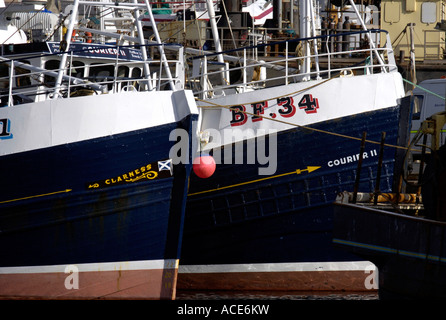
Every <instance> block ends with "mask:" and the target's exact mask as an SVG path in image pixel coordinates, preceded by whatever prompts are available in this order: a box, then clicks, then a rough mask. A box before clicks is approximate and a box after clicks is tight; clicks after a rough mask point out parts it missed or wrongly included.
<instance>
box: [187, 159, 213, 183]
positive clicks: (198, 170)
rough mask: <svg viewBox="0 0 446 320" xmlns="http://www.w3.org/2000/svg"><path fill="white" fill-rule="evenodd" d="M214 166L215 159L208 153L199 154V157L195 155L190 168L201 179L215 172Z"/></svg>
mask: <svg viewBox="0 0 446 320" xmlns="http://www.w3.org/2000/svg"><path fill="white" fill-rule="evenodd" d="M215 168H216V164H215V160H214V158H213V157H212V156H210V155H208V154H201V155H200V156H199V157H196V158H195V159H194V161H193V163H192V169H193V170H194V172H195V174H196V175H197V176H198V177H200V178H203V179H206V178H209V177H210V176H212V175H213V174H214V172H215Z"/></svg>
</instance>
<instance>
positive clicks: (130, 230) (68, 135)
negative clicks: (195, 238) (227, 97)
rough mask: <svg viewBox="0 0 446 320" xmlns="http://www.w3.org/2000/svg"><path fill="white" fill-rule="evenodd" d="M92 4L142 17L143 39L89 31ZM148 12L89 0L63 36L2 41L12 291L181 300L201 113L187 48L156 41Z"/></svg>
mask: <svg viewBox="0 0 446 320" xmlns="http://www.w3.org/2000/svg"><path fill="white" fill-rule="evenodd" d="M80 8H84V9H85V10H87V9H88V12H89V13H90V14H92V15H91V16H89V17H90V18H88V19H87V17H85V16H84V17H85V20H86V21H88V20H89V19H90V21H91V19H93V18H94V15H93V13H94V12H103V10H105V11H108V12H115V13H118V14H122V16H125V17H129V18H131V19H133V20H131V21H133V22H134V28H136V29H135V30H133V29H132V32H136V34H137V35H138V37H139V38H136V40H135V38H131V41H132V43H133V45H132V43H130V42H128V41H127V38H126V39H124V36H126V34H124V33H121V34H118V35H115V36H114V38H113V39H110V37H109V36H110V34H109V33H107V32H106V31H104V30H99V29H97V30H96V29H94V28H90V29H91V30H88V31H81V30H80V28H81V27H84V28H87V29H88V27H89V26H85V25H83V23H82V21H80V19H78V14H79V16H81V15H80ZM95 10H97V11H95ZM142 12H147V13H148V14H149V15H150V13H151V6H150V5H149V4H148V2H147V1H146V2H145V3H144V4H140V3H138V2H137V1H136V0H135V1H119V2H110V1H79V0H75V1H74V3H73V5H72V7H71V8H70V10H69V14H68V15H67V16H66V17H64V19H63V21H64V23H61V24H59V25H58V26H56V27H57V28H60V29H62V28H63V27H66V32H64V37H63V38H62V41H60V42H36V43H27V44H14V43H10V44H8V45H7V46H6V45H5V46H3V47H2V53H3V54H2V57H1V61H0V65H1V73H2V74H1V83H2V88H1V94H0V96H1V107H0V168H2V169H1V174H2V179H1V183H0V185H1V193H0V255H1V257H2V258H1V260H0V297H2V298H17V299H174V298H175V292H176V279H177V271H178V261H179V256H180V247H181V233H182V229H183V221H184V208H185V201H186V194H187V182H188V180H189V174H190V171H191V167H192V164H191V162H192V151H191V150H192V148H191V147H189V143H190V142H191V141H192V140H193V138H194V137H195V131H194V129H193V125H192V123H193V121H194V120H196V118H197V117H198V111H197V107H196V103H195V101H194V98H193V95H192V92H191V91H187V90H184V82H183V79H184V77H181V72H180V70H182V68H184V62H183V61H182V59H181V58H182V57H181V56H180V58H179V59H178V60H172V59H170V60H169V61H168V60H167V59H166V57H165V55H164V54H163V52H164V48H163V45H162V44H161V43H160V42H157V44H156V46H154V47H151V48H150V50H148V47H147V45H146V44H145V41H144V39H143V30H142V27H141V21H140V20H139V18H138V17H140V16H141V14H142ZM124 13H125V14H124ZM152 18H153V17H152ZM85 20H84V21H85ZM120 21H122V19H121V20H120ZM93 25H94V23H93ZM55 31H57V30H55ZM90 31H91V32H93V33H94V32H96V31H97V32H98V33H97V34H94V35H93V41H92V38H90V37H86V36H87V32H90ZM100 32H101V33H100ZM104 32H105V33H104ZM80 33H82V36H81V35H80ZM131 35H132V36H133V35H135V33H133V34H131ZM96 36H97V38H96ZM127 36H129V37H130V35H127ZM81 37H83V40H82V41H81V40H80V38H81ZM95 39H102V40H101V41H102V42H100V41H99V40H98V42H97V43H95V42H96V41H95ZM124 41H127V44H128V45H126V44H124V43H123V42H124ZM135 43H136V44H137V45H134V44H135ZM151 51H156V52H157V54H156V57H154V56H152V57H151V56H149V55H148V52H151ZM154 68H155V69H156V71H154ZM170 68H174V70H176V72H177V74H175V75H174V76H172V73H171V72H170ZM178 136H181V137H183V138H185V140H183V141H182V143H183V144H185V145H184V146H183V147H184V149H182V150H184V152H183V153H182V155H181V156H182V158H181V159H182V160H181V161H179V160H178V159H177V156H176V155H175V154H174V153H172V152H171V149H172V148H179V146H178V143H179V142H178ZM186 140H187V142H185V141H186ZM185 150H187V151H185Z"/></svg>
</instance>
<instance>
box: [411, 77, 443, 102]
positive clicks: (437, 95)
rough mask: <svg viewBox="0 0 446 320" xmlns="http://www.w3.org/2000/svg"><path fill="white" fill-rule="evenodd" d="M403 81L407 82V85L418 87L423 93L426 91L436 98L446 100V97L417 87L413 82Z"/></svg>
mask: <svg viewBox="0 0 446 320" xmlns="http://www.w3.org/2000/svg"><path fill="white" fill-rule="evenodd" d="M403 81H405V82H407V83H409V84H411V85H413V86H415V87H417V88H419V89H421V90H423V91H426V92H427V93H430V94H432V95H434V96H436V97H437V98H440V99H441V100H446V98H445V97H442V96H440V95H439V94H437V93H435V92H432V91H430V90H428V89H426V88H423V87H421V86H419V85H417V84H416V83H413V82H411V81H409V80H406V79H404V78H403Z"/></svg>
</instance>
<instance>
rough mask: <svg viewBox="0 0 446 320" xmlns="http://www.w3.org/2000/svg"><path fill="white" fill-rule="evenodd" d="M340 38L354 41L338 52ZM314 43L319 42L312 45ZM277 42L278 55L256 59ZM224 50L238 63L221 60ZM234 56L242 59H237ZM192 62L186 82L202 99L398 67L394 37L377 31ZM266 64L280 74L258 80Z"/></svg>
mask: <svg viewBox="0 0 446 320" xmlns="http://www.w3.org/2000/svg"><path fill="white" fill-rule="evenodd" d="M383 35H384V37H385V39H386V44H385V45H384V46H383V47H379V46H378V43H379V41H378V40H379V39H380V37H382V36H383ZM340 39H353V40H348V43H350V44H352V45H349V46H343V48H342V49H339V46H336V49H335V51H333V46H332V43H333V42H340V41H341V40H340ZM370 39H371V40H372V41H370ZM314 42H316V46H314V45H313V43H314ZM359 42H361V43H362V44H363V45H362V46H359V47H358V46H357V45H353V44H355V43H359ZM375 43H376V44H375ZM306 44H309V45H308V46H307V47H308V49H307V50H309V51H310V52H309V54H307V55H303V52H305V49H304V47H305V46H306ZM277 46H279V47H281V48H282V49H283V50H281V52H283V53H282V54H281V55H279V56H276V57H274V58H270V59H266V58H265V60H260V61H259V60H255V59H252V58H251V57H252V52H253V50H266V48H268V47H277ZM315 51H316V52H315ZM219 54H222V55H224V56H225V57H226V58H228V57H229V58H230V57H232V59H229V60H231V61H232V62H233V63H232V65H231V67H230V66H229V65H230V64H229V63H224V64H222V63H218V62H216V57H217V55H219ZM234 56H236V57H237V58H236V60H234ZM191 60H192V64H193V71H192V74H191V75H189V77H188V82H187V84H188V86H189V87H190V88H192V89H193V90H194V92H195V95H196V96H198V97H200V98H203V99H206V98H212V97H215V96H218V95H220V94H223V93H224V92H225V90H228V89H233V90H238V91H240V90H245V89H247V88H248V87H249V88H254V89H255V88H259V87H268V86H277V85H288V84H290V83H295V82H299V81H308V80H311V79H328V78H331V77H333V76H335V75H338V74H339V73H344V74H346V75H359V74H373V73H377V72H392V71H396V70H397V66H396V62H395V57H394V54H393V49H392V47H391V42H390V37H389V35H388V33H387V32H386V31H383V30H377V29H373V30H369V31H353V32H347V33H337V34H330V35H324V36H318V37H313V38H300V39H290V40H285V41H278V42H269V43H265V44H259V45H256V46H248V47H244V48H240V49H233V50H227V51H224V52H216V53H211V54H206V55H202V56H195V57H192V58H191ZM226 60H228V59H225V61H226ZM229 60H228V61H229ZM234 61H236V63H234ZM265 68H266V69H274V70H275V71H278V72H275V73H276V74H275V75H269V76H267V77H263V78H259V74H261V72H260V73H259V70H261V69H265ZM263 72H264V71H263ZM236 74H240V77H235V76H234V75H236ZM271 74H272V73H271ZM253 75H254V76H253ZM234 79H235V80H234Z"/></svg>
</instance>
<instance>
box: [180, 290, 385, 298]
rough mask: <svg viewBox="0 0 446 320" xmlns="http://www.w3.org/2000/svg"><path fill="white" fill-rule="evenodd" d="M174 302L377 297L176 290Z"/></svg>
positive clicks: (365, 294) (364, 293)
mask: <svg viewBox="0 0 446 320" xmlns="http://www.w3.org/2000/svg"><path fill="white" fill-rule="evenodd" d="M176 300H379V297H378V292H377V291H376V290H371V291H361V292H343V291H197V290H178V291H177V294H176Z"/></svg>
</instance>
